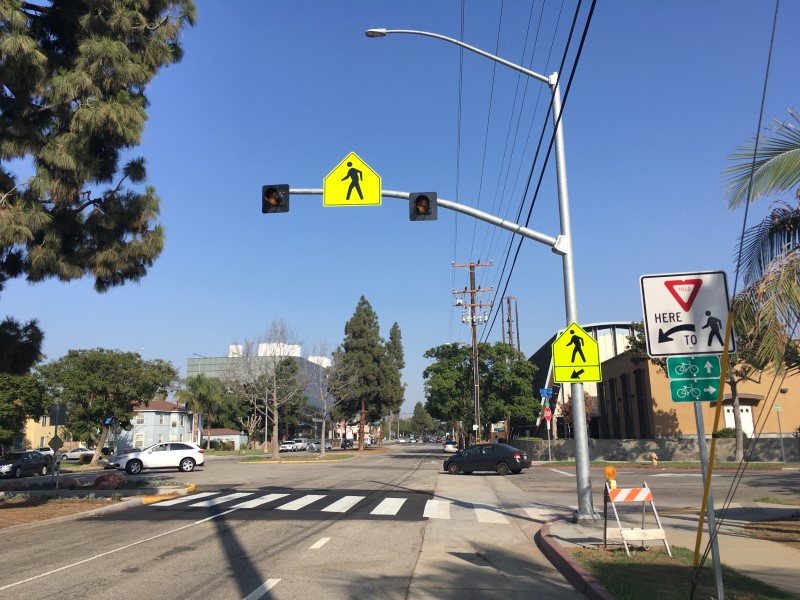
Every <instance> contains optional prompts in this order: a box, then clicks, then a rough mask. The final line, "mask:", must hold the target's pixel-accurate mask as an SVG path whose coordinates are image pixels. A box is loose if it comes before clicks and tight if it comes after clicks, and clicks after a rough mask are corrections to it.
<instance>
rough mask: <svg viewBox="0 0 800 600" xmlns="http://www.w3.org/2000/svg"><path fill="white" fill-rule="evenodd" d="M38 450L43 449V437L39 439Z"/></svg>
mask: <svg viewBox="0 0 800 600" xmlns="http://www.w3.org/2000/svg"><path fill="white" fill-rule="evenodd" d="M39 448H44V436H42V437H40V438H39Z"/></svg>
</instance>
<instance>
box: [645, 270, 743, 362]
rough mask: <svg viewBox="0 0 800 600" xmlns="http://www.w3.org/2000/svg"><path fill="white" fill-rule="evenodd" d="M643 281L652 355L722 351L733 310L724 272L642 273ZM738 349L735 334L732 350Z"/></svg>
mask: <svg viewBox="0 0 800 600" xmlns="http://www.w3.org/2000/svg"><path fill="white" fill-rule="evenodd" d="M639 280H640V284H641V289H642V314H643V316H644V329H645V338H646V340H647V353H648V354H649V355H650V356H687V355H695V354H722V352H723V350H725V341H724V337H725V327H726V321H727V319H728V313H729V312H730V303H729V301H728V284H727V280H726V278H725V272H724V271H701V272H695V273H668V274H664V275H642V276H641V277H640V278H639ZM735 351H736V342H735V338H734V337H733V336H731V340H730V342H729V344H728V352H731V353H733V352H735Z"/></svg>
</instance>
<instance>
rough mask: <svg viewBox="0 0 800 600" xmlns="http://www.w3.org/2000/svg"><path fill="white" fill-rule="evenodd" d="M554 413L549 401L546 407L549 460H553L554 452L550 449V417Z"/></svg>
mask: <svg viewBox="0 0 800 600" xmlns="http://www.w3.org/2000/svg"><path fill="white" fill-rule="evenodd" d="M551 416H552V413H551V412H550V404H549V403H548V404H547V405H545V407H544V418H545V420H546V421H547V460H548V461H549V462H553V454H552V452H551V450H550V417H551Z"/></svg>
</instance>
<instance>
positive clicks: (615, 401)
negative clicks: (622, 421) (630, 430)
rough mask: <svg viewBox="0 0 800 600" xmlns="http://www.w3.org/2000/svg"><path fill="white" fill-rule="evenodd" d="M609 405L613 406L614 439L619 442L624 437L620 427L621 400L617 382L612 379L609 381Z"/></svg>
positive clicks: (612, 426)
mask: <svg viewBox="0 0 800 600" xmlns="http://www.w3.org/2000/svg"><path fill="white" fill-rule="evenodd" d="M608 403H609V404H610V405H611V432H612V434H613V435H614V439H615V440H618V439H620V438H621V437H622V433H621V432H620V426H619V398H618V397H617V380H616V379H615V378H613V377H612V378H611V379H609V380H608Z"/></svg>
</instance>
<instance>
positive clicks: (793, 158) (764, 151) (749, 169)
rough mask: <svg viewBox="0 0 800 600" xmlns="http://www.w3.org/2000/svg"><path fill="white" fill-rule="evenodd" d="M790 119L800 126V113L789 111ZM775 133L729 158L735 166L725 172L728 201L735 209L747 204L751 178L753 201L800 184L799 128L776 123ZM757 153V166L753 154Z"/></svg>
mask: <svg viewBox="0 0 800 600" xmlns="http://www.w3.org/2000/svg"><path fill="white" fill-rule="evenodd" d="M789 115H790V116H791V117H792V119H794V120H795V121H796V122H797V124H798V125H800V112H798V111H796V110H793V109H789ZM769 130H770V131H771V132H772V133H771V134H770V135H765V136H763V137H762V139H761V140H759V144H758V148H757V149H756V138H755V137H753V138H752V140H751V143H750V145H746V146H740V147H738V148H737V149H736V151H735V152H734V153H733V154H731V155H730V156H728V159H729V160H732V161H733V162H734V163H735V164H734V165H733V166H731V167H729V168H727V169H725V171H723V175H724V176H725V181H726V184H725V198H726V199H727V201H728V207H729V208H731V209H733V208H737V207H739V206H742V205H743V204H744V203H745V202H747V192H748V185H749V184H750V180H751V177H752V199H753V200H755V199H757V198H761V197H764V196H771V195H774V194H779V193H781V192H785V191H786V190H788V189H790V188H791V187H793V186H795V185H798V184H800V128H798V127H797V125H795V124H794V123H791V122H790V121H778V120H775V124H774V125H772V126H771V127H769ZM754 152H755V162H754V161H753V154H754Z"/></svg>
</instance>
